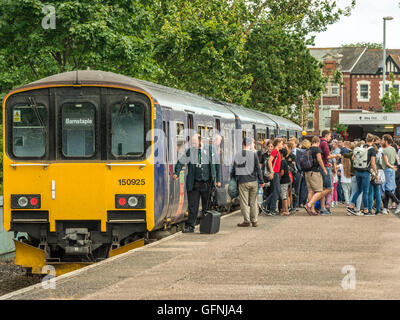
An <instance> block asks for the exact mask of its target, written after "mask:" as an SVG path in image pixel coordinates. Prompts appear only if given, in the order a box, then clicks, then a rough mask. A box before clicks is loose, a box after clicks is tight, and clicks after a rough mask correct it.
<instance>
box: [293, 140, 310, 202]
mask: <svg viewBox="0 0 400 320" xmlns="http://www.w3.org/2000/svg"><path fill="white" fill-rule="evenodd" d="M310 147H311V141H310V140H308V139H304V140H303V141H302V142H301V145H300V149H299V150H298V151H297V156H296V166H297V168H298V170H299V172H300V173H301V182H300V191H299V206H300V207H302V208H304V206H305V204H306V203H307V198H308V189H307V184H306V178H305V173H304V172H303V170H302V169H301V166H300V159H301V158H302V155H303V154H304V152H305V151H307V150H308V149H310Z"/></svg>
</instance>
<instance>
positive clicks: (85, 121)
mask: <svg viewBox="0 0 400 320" xmlns="http://www.w3.org/2000/svg"><path fill="white" fill-rule="evenodd" d="M95 113H96V112H95V106H94V105H93V104H91V103H88V102H84V103H66V104H64V105H63V106H62V109H61V119H62V125H61V127H62V153H63V155H64V156H65V157H84V158H86V157H92V156H93V155H94V152H95V127H96V126H95V124H96V119H95Z"/></svg>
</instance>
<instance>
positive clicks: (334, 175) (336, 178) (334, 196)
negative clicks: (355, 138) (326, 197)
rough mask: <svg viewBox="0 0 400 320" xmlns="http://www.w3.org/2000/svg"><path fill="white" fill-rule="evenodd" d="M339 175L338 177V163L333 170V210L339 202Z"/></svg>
mask: <svg viewBox="0 0 400 320" xmlns="http://www.w3.org/2000/svg"><path fill="white" fill-rule="evenodd" d="M338 181H339V180H338V175H337V165H336V163H334V164H333V168H332V185H333V190H332V204H331V207H332V208H333V207H334V206H335V205H337V202H338V195H337V186H338Z"/></svg>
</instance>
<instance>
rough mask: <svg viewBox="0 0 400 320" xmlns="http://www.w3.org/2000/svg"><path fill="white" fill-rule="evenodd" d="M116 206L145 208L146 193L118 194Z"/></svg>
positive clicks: (121, 207)
mask: <svg viewBox="0 0 400 320" xmlns="http://www.w3.org/2000/svg"><path fill="white" fill-rule="evenodd" d="M115 208H117V209H145V208H146V195H145V194H116V195H115Z"/></svg>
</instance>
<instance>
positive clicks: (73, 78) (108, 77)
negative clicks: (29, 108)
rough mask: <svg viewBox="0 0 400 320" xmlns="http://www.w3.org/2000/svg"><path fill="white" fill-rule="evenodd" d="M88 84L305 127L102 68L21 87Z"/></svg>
mask: <svg viewBox="0 0 400 320" xmlns="http://www.w3.org/2000/svg"><path fill="white" fill-rule="evenodd" d="M57 84H59V85H63V84H65V85H88V84H92V85H93V84H99V85H100V84H101V85H104V84H106V85H113V86H122V87H129V88H132V89H138V90H141V91H145V92H146V93H148V94H149V95H150V96H152V97H153V98H154V99H155V100H156V101H157V102H158V103H159V104H160V105H162V106H165V107H171V108H173V109H174V110H181V111H192V112H194V113H196V114H208V115H209V114H212V115H214V116H220V117H223V118H227V119H234V118H235V115H237V116H238V117H239V118H240V120H241V121H246V122H254V123H261V124H265V125H267V126H276V123H278V124H279V126H280V127H282V128H283V129H284V128H286V130H288V129H289V130H302V129H301V127H299V126H298V125H296V124H295V123H293V122H292V121H290V120H287V119H285V118H283V117H279V116H274V115H270V114H267V113H264V112H260V111H256V110H252V109H248V108H245V107H242V106H238V105H235V104H231V103H226V102H219V101H217V100H213V99H208V98H205V97H201V96H199V95H196V94H193V93H189V92H185V91H182V90H178V89H174V88H169V87H166V86H162V85H159V84H155V83H153V82H149V81H144V80H139V79H135V78H131V77H128V76H124V75H121V74H116V73H113V72H106V71H100V70H77V71H69V72H63V73H59V74H55V75H52V76H49V77H46V78H43V79H40V80H37V81H35V82H31V83H29V84H27V85H24V86H22V87H20V88H18V89H29V88H36V87H38V86H46V85H49V86H50V85H57Z"/></svg>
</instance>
